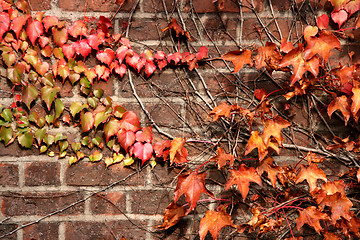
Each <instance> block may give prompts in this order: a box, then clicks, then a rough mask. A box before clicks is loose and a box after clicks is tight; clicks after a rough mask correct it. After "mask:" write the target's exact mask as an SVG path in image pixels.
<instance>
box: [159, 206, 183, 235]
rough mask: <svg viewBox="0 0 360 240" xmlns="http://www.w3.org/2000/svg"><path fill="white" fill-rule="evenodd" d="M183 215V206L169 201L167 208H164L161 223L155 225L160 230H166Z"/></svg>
mask: <svg viewBox="0 0 360 240" xmlns="http://www.w3.org/2000/svg"><path fill="white" fill-rule="evenodd" d="M184 216H185V208H184V206H181V205H178V204H176V203H174V202H171V203H170V204H169V206H167V208H166V209H165V214H164V222H163V224H162V225H159V226H156V228H159V229H161V230H166V229H168V228H170V227H172V226H174V225H175V224H176V223H178V222H179V221H180V219H181V218H182V217H184Z"/></svg>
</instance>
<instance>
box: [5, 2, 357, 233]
mask: <svg viewBox="0 0 360 240" xmlns="http://www.w3.org/2000/svg"><path fill="white" fill-rule="evenodd" d="M330 2H331V3H332V5H333V7H334V8H333V11H332V13H331V14H330V18H329V16H327V15H325V14H324V15H321V16H319V17H318V18H317V19H316V23H315V24H314V25H308V26H307V27H306V28H305V29H304V31H303V36H302V37H301V39H300V41H299V42H297V43H296V44H294V43H292V42H290V41H288V40H287V39H285V38H283V39H281V42H279V43H276V42H267V43H265V44H264V46H261V47H252V48H246V49H245V48H244V49H241V50H234V51H230V52H228V53H225V54H223V55H221V57H218V58H212V59H211V58H209V56H208V48H207V47H206V46H202V47H200V48H198V49H191V51H190V50H189V49H188V51H180V47H178V48H177V51H174V52H170V53H167V54H166V53H165V52H164V51H161V50H160V51H152V50H150V49H145V50H144V51H143V52H141V53H138V52H136V51H134V50H133V49H132V44H131V41H130V40H129V39H128V38H126V37H124V34H121V33H118V34H111V33H110V32H111V31H110V30H111V28H112V23H111V21H110V20H109V19H108V18H106V17H100V18H99V19H95V18H91V19H89V18H86V17H84V19H82V20H77V21H75V22H73V23H66V22H64V21H61V20H59V19H58V18H57V17H56V16H44V14H43V13H40V12H39V13H36V14H35V15H34V16H32V15H31V14H30V11H29V6H28V4H27V2H26V1H25V0H20V1H10V0H9V1H7V0H1V1H0V4H1V9H2V12H1V13H0V41H1V43H0V51H1V54H2V67H3V68H4V69H6V74H5V75H2V81H8V82H9V83H10V84H11V86H12V90H11V91H10V92H9V94H10V95H11V96H13V98H14V101H13V103H12V104H11V106H3V105H0V126H1V128H0V140H1V141H2V142H3V144H4V145H5V146H8V145H10V144H14V142H18V144H20V145H21V146H22V147H23V148H37V149H39V153H40V154H48V155H49V156H55V155H56V156H57V157H58V158H67V159H68V161H69V164H70V165H72V164H76V162H78V161H81V160H83V159H84V158H88V159H89V160H90V161H92V162H98V161H103V162H104V163H105V166H106V167H108V166H110V165H113V164H123V165H124V166H131V165H133V164H137V163H138V162H140V164H141V165H144V164H148V163H150V164H151V165H152V166H153V167H156V164H157V163H158V162H159V161H160V162H164V161H166V162H167V161H168V162H169V163H168V164H169V165H170V166H171V167H173V168H181V169H182V170H183V172H182V173H181V175H180V176H179V177H178V179H177V186H176V189H175V191H174V201H173V202H171V203H169V206H168V207H167V208H166V210H165V214H164V222H163V224H161V225H159V226H158V227H157V228H158V229H160V230H167V229H169V228H172V227H173V226H174V225H176V224H177V223H178V222H179V221H180V220H181V219H182V218H183V217H185V216H187V215H189V214H191V213H192V212H193V210H195V208H196V206H197V205H198V203H199V201H202V200H201V199H200V197H201V193H204V194H207V195H208V196H210V197H211V199H205V200H206V201H214V202H216V203H217V209H216V210H215V211H213V210H208V211H206V213H205V216H204V217H203V218H202V219H201V221H200V228H199V236H200V239H201V240H203V239H205V237H206V235H207V234H208V232H210V235H211V236H212V237H213V239H217V238H218V237H219V234H220V230H221V229H223V228H225V227H227V228H231V229H233V232H232V234H234V235H235V234H237V233H252V232H254V231H255V232H256V233H257V235H258V236H259V237H262V236H264V235H266V234H269V235H271V234H273V235H277V236H278V237H280V238H284V239H286V238H288V239H302V237H301V236H297V235H296V233H294V230H293V228H294V227H295V228H296V229H297V230H298V231H299V230H301V229H302V228H303V227H304V224H306V225H308V226H310V227H311V228H312V229H314V230H315V232H316V233H317V234H319V235H322V236H323V237H324V238H325V239H341V237H340V236H342V235H344V236H346V237H348V238H352V237H354V238H356V237H359V236H360V233H359V227H360V220H359V218H358V217H357V214H358V212H357V211H358V208H357V207H358V206H357V204H358V201H359V199H358V197H359V196H358V195H357V194H356V193H354V192H356V190H358V188H359V185H358V184H357V183H358V181H359V180H360V170H359V162H358V159H357V158H356V153H357V152H359V151H360V150H359V149H360V142H359V139H358V134H357V135H356V134H355V135H353V136H352V137H348V138H340V137H337V136H335V134H333V133H332V131H331V128H330V127H329V132H331V133H332V135H333V136H332V139H325V138H324V137H322V136H320V137H319V136H315V135H314V134H312V133H311V132H309V133H307V134H308V135H309V138H310V139H311V140H312V141H314V143H315V144H316V145H317V147H316V148H307V147H301V146H297V145H295V144H289V143H285V142H284V141H285V140H284V132H285V134H286V135H287V133H288V130H289V129H292V130H294V129H295V127H296V131H300V132H305V133H306V132H307V129H306V128H305V127H303V126H298V125H297V126H293V123H292V122H291V120H290V118H289V117H288V116H286V111H288V110H289V109H290V108H292V107H293V106H294V105H295V102H296V98H298V99H307V100H308V101H309V102H311V104H312V105H314V109H315V110H317V109H316V105H318V104H320V103H321V104H322V107H325V108H326V109H327V115H328V116H322V115H321V114H320V113H319V112H317V114H318V115H319V117H320V118H321V120H322V121H324V122H325V123H326V121H325V120H324V118H325V117H328V118H331V117H333V115H337V116H336V117H338V118H341V119H342V120H343V123H344V125H345V126H346V125H348V126H351V127H352V128H353V131H354V132H356V133H358V128H357V126H356V125H357V123H358V118H359V114H360V113H359V109H360V88H359V74H358V68H359V65H358V64H352V59H353V58H354V57H355V56H354V54H353V53H350V54H349V56H348V60H349V61H348V63H347V64H346V65H340V64H339V65H336V66H335V67H332V65H333V64H332V65H330V64H329V63H328V62H329V58H330V55H331V54H332V53H334V52H336V51H340V50H341V48H342V45H341V41H340V40H339V36H342V37H344V36H345V37H351V34H348V33H347V32H346V31H345V30H344V29H341V27H342V25H343V24H344V23H345V22H346V21H347V20H348V19H349V18H351V17H352V15H353V14H354V13H356V12H357V11H358V10H359V8H360V4H359V3H358V1H343V0H340V1H335V0H332V1H330ZM118 4H119V5H121V4H122V1H118ZM223 4H224V1H218V8H219V9H221V8H222V7H223ZM250 8H251V9H252V10H254V6H252V5H250ZM329 21H332V22H333V23H336V24H337V25H338V27H339V29H340V30H338V31H330V30H327V29H328V25H329ZM359 25H360V21H358V20H356V21H355V24H354V26H353V27H352V28H351V30H352V29H357V28H358V27H359ZM91 26H96V27H91ZM162 31H163V32H170V33H174V36H173V38H172V39H173V40H175V41H177V42H175V44H178V45H179V46H180V43H181V44H183V45H185V46H186V45H187V46H188V43H189V41H192V40H193V39H192V37H191V34H190V33H189V32H188V31H186V30H184V26H182V24H179V23H178V21H177V20H176V19H175V18H172V19H171V20H170V21H169V23H168V25H167V26H164V28H163V29H162ZM91 56H95V58H96V59H97V61H98V62H97V63H96V64H95V66H89V65H87V63H86V60H87V59H88V58H90V57H91ZM220 60H223V61H230V62H232V64H233V66H234V68H233V71H232V74H234V75H236V74H237V73H238V72H239V71H241V70H242V69H243V68H244V67H245V66H247V67H254V68H255V69H257V70H258V71H263V72H266V74H268V76H269V77H271V75H272V73H273V72H275V71H276V72H284V73H288V75H287V76H289V78H288V79H287V80H286V81H285V82H282V83H281V84H279V83H277V84H278V86H280V88H279V89H278V90H276V91H274V92H270V93H267V92H266V91H265V90H264V89H261V88H255V89H247V90H248V92H247V94H249V93H251V94H252V95H253V97H252V101H251V102H250V103H249V104H247V105H241V104H234V103H233V102H232V101H231V99H230V98H228V101H227V102H218V103H216V106H214V107H212V108H211V109H210V111H209V117H210V118H211V120H210V121H211V122H210V121H209V122H208V124H209V125H211V124H219V126H221V127H222V128H223V129H225V131H224V134H223V135H222V137H220V138H218V139H216V140H214V139H210V140H204V139H200V140H198V139H186V138H181V137H174V138H172V139H167V140H163V141H157V142H153V135H154V134H153V128H152V127H151V126H147V127H141V126H140V121H139V118H138V116H137V115H136V114H135V113H134V112H133V111H131V110H127V109H125V108H124V107H122V106H121V103H115V102H113V101H112V99H111V98H110V97H108V96H104V90H103V89H101V88H94V87H93V85H94V82H97V81H105V82H106V81H108V79H109V78H110V76H111V75H116V76H118V77H119V78H123V76H124V75H125V74H130V75H129V78H131V74H134V72H135V74H139V75H141V76H145V77H146V78H151V76H152V75H153V74H154V72H155V71H162V70H163V69H165V68H168V67H172V68H187V69H188V70H189V71H197V68H198V67H199V65H205V64H206V63H209V62H211V61H220ZM67 81H69V82H70V83H71V84H72V86H79V90H80V94H81V95H82V96H83V97H84V101H83V102H80V101H79V102H73V103H71V104H69V105H66V104H64V103H63V101H62V100H61V96H60V87H59V85H58V84H57V82H61V83H62V84H64V83H65V82H67ZM206 93H207V94H208V97H210V98H211V94H210V93H209V92H208V91H206ZM319 94H325V95H326V96H327V97H328V98H331V100H330V101H329V102H328V103H327V104H326V103H324V102H322V100H320V99H319V97H318V95H319ZM134 95H135V94H134ZM279 97H281V98H283V100H284V102H285V103H284V104H283V105H282V106H281V107H282V109H280V110H279V109H278V107H275V106H274V104H273V99H275V98H279ZM200 99H201V98H200ZM37 107H41V108H42V109H43V110H42V112H43V113H44V115H42V114H39V113H38V112H37V111H35V109H36V108H37ZM206 107H208V106H206ZM310 114H311V113H310ZM152 124H153V127H154V128H156V130H157V131H158V132H159V133H160V134H163V135H165V136H166V137H172V136H171V135H169V134H166V132H163V131H162V130H161V129H160V128H159V127H158V126H157V125H156V123H155V122H152ZM59 126H75V127H79V129H80V131H81V133H82V135H83V137H82V139H81V141H79V142H76V141H71V140H70V139H68V137H67V136H65V135H63V134H61V133H57V134H52V133H51V129H54V128H58V127H59ZM234 134H235V136H236V138H235V140H234V139H233V138H231V139H230V138H227V136H229V135H231V136H233V135H234ZM287 136H288V135H287ZM330 141H333V142H332V143H330ZM190 143H195V144H196V143H201V144H205V145H207V146H210V148H212V149H214V150H215V149H216V153H215V154H214V156H212V157H211V158H209V159H205V160H204V161H203V162H202V163H200V164H198V165H197V166H196V168H193V169H191V168H190V167H189V165H188V162H189V158H188V151H187V145H189V144H190ZM240 143H243V144H244V146H245V147H244V149H241V148H240V147H238V145H240ZM229 146H230V147H229ZM105 148H107V149H108V150H110V152H111V153H110V154H109V153H106V154H105V153H104V150H105ZM283 148H293V149H297V150H299V151H300V152H302V153H303V158H301V159H300V160H299V162H298V163H297V164H296V165H294V166H283V167H280V166H279V165H278V164H277V163H276V162H274V160H273V156H276V155H280V154H281V151H282V149H283ZM243 150H244V151H243ZM256 150H257V154H256ZM230 152H231V153H230ZM304 153H305V154H304ZM252 156H253V157H254V158H252ZM254 159H255V161H254ZM329 159H333V160H335V161H339V162H341V163H342V164H345V165H346V166H348V167H351V169H350V171H348V172H346V173H345V174H343V175H342V176H341V178H340V177H339V179H335V180H333V181H330V180H329V178H328V177H327V176H326V174H325V173H324V171H323V169H321V168H320V167H319V165H320V164H321V163H322V162H324V161H328V160H329ZM305 160H307V163H302V162H303V161H305ZM214 165H215V166H216V168H217V171H221V172H222V173H223V174H224V176H226V179H227V180H226V182H225V184H219V185H220V186H221V187H222V189H223V191H222V192H221V193H219V194H217V195H218V196H221V195H223V193H225V192H228V190H231V196H227V197H221V198H220V197H218V196H215V194H214V193H212V192H211V191H209V190H208V189H207V188H206V184H205V178H206V175H207V171H208V169H209V168H211V167H212V166H214ZM250 183H251V184H250ZM304 186H306V188H305V189H304ZM254 189H255V190H256V189H264V190H265V191H266V194H261V193H260V192H258V193H254V191H252V190H254ZM238 192H239V193H240V195H238ZM250 194H251V197H249V195H250ZM183 195H185V203H180V202H181V200H180V198H181V197H182V196H183ZM241 202H243V203H246V204H247V205H248V206H249V209H250V211H251V212H252V214H253V218H252V219H251V220H250V221H249V222H245V223H240V224H235V223H234V221H233V219H235V218H236V215H235V214H231V210H230V209H231V208H233V207H234V206H236V205H237V204H239V203H241ZM269 202H272V206H270V205H269ZM214 222H216V224H214ZM294 222H295V223H296V224H293V223H294Z"/></svg>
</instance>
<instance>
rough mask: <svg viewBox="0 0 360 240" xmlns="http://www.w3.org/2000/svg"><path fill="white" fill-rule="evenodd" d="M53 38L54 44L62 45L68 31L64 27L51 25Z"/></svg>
mask: <svg viewBox="0 0 360 240" xmlns="http://www.w3.org/2000/svg"><path fill="white" fill-rule="evenodd" d="M51 30H52V34H53V39H54V42H55V44H56V45H58V46H59V47H62V46H63V45H64V44H65V43H66V42H67V40H68V32H67V30H66V28H60V29H59V28H58V27H53V28H52V29H51Z"/></svg>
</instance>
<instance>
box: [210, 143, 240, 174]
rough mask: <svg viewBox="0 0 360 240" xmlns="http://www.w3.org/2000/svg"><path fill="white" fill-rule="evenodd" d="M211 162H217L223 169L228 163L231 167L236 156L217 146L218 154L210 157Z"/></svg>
mask: <svg viewBox="0 0 360 240" xmlns="http://www.w3.org/2000/svg"><path fill="white" fill-rule="evenodd" d="M209 161H210V162H217V164H218V168H219V169H221V168H222V167H224V166H225V165H226V164H229V165H230V166H231V167H232V166H233V165H234V161H235V157H234V156H233V155H231V154H230V153H225V152H224V149H222V148H221V147H218V148H217V155H216V156H215V157H212V158H210V159H209Z"/></svg>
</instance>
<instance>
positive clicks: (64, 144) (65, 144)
mask: <svg viewBox="0 0 360 240" xmlns="http://www.w3.org/2000/svg"><path fill="white" fill-rule="evenodd" d="M68 147H69V142H68V141H66V140H62V141H59V150H60V153H62V152H64V151H65V150H66V149H67V148H68Z"/></svg>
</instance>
